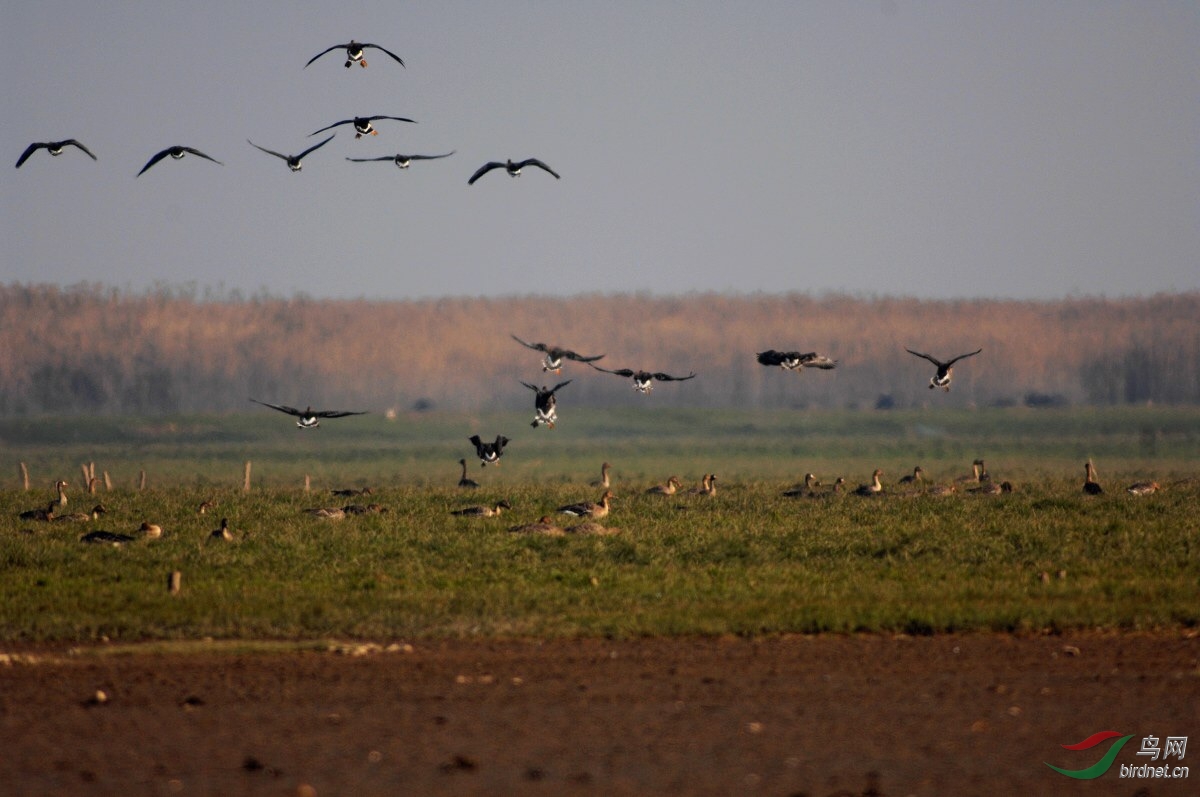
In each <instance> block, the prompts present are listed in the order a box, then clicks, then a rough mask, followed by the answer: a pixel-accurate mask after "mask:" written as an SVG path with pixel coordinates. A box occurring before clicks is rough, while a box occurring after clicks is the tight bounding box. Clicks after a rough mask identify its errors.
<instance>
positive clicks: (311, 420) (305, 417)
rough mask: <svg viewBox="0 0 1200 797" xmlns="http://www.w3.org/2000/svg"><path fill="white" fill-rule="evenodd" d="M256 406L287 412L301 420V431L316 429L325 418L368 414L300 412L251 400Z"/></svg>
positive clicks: (311, 410) (324, 411)
mask: <svg viewBox="0 0 1200 797" xmlns="http://www.w3.org/2000/svg"><path fill="white" fill-rule="evenodd" d="M250 400H251V401H253V402H254V403H255V404H261V405H263V406H264V407H270V408H271V409H273V410H279V411H280V412H286V413H287V414H288V415H293V416H295V417H296V418H299V419H300V420H298V421H296V426H298V427H299V428H301V429H316V428H317V427H319V426H320V425H321V421H322V419H324V418H345V417H346V416H347V415H366V414H367V413H366V412H349V411H345V410H314V409H313V408H312V407H308V408H306V409H304V410H298V409H296V408H295V407H289V406H287V405H285V404H268V403H267V402H265V401H259V400H258V399H250Z"/></svg>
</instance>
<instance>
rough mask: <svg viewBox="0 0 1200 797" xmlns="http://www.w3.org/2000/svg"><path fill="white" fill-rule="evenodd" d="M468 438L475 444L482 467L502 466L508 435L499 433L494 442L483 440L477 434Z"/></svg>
mask: <svg viewBox="0 0 1200 797" xmlns="http://www.w3.org/2000/svg"><path fill="white" fill-rule="evenodd" d="M467 439H468V440H470V441H471V443H472V444H473V445H474V446H475V455H476V456H477V457H479V466H480V467H481V468H486V467H487V466H488V465H495V466H497V467H499V466H500V457H502V456H504V447H505V446H506V445H508V438H507V437H505V436H504V435H502V434H498V435H496V440H495V442H493V443H485V442H483V441H482V440H480V439H479V435H477V434H473V435H471V436H470V437H468V438H467Z"/></svg>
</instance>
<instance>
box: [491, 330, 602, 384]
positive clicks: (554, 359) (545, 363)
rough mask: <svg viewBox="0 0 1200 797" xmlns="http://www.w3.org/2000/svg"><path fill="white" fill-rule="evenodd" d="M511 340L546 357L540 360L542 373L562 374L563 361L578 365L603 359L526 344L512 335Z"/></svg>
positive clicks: (547, 346)
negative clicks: (573, 362)
mask: <svg viewBox="0 0 1200 797" xmlns="http://www.w3.org/2000/svg"><path fill="white" fill-rule="evenodd" d="M512 339H513V340H515V341H516V342H517V343H520V344H521V345H522V346H524V347H525V348H527V349H533V350H534V351H540V352H541V353H542V354H545V355H546V356H545V357H544V358H542V371H543V372H546V371H553V372H554V373H556V374H559V373H562V364H563V360H564V359H566V360H574V361H575V362H578V363H593V362H595V361H596V360H602V359H604V355H603V354H597V355H595V356H594V357H585V356H584V355H582V354H579V353H577V352H573V351H571V350H570V349H564V348H562V347H561V346H550V345H548V344H546V343H526V342H525V341H523V340H521V339H520V338H518V337H517V336H516V335H512Z"/></svg>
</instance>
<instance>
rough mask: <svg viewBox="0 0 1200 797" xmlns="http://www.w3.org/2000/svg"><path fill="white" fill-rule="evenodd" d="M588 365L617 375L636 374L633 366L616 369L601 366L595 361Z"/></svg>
mask: <svg viewBox="0 0 1200 797" xmlns="http://www.w3.org/2000/svg"><path fill="white" fill-rule="evenodd" d="M588 365H590V366H592V367H593V368H595V369H596V370H597V371H603V372H604V373H606V374H616V375H617V376H633V374H634V371H633V369H632V368H618V369H616V370H615V371H614V370H612V369H610V368H601V367H600V366H598V365H595V364H593V363H588Z"/></svg>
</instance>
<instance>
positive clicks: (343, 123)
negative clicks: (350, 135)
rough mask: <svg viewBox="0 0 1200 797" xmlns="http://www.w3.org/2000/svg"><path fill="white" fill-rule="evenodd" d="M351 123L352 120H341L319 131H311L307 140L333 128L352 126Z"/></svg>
mask: <svg viewBox="0 0 1200 797" xmlns="http://www.w3.org/2000/svg"><path fill="white" fill-rule="evenodd" d="M353 123H354V120H353V119H343V120H342V121H340V122H334V123H333V124H331V125H326V126H325V127H322V128H321V129H320V130H314V131H312V132H311V133H309V134H308V138H312V137H313V136H315V135H317V134H318V133H324V132H325V131H326V130H332V129H333V128H335V127H338V126H340V125H348V124H353Z"/></svg>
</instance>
